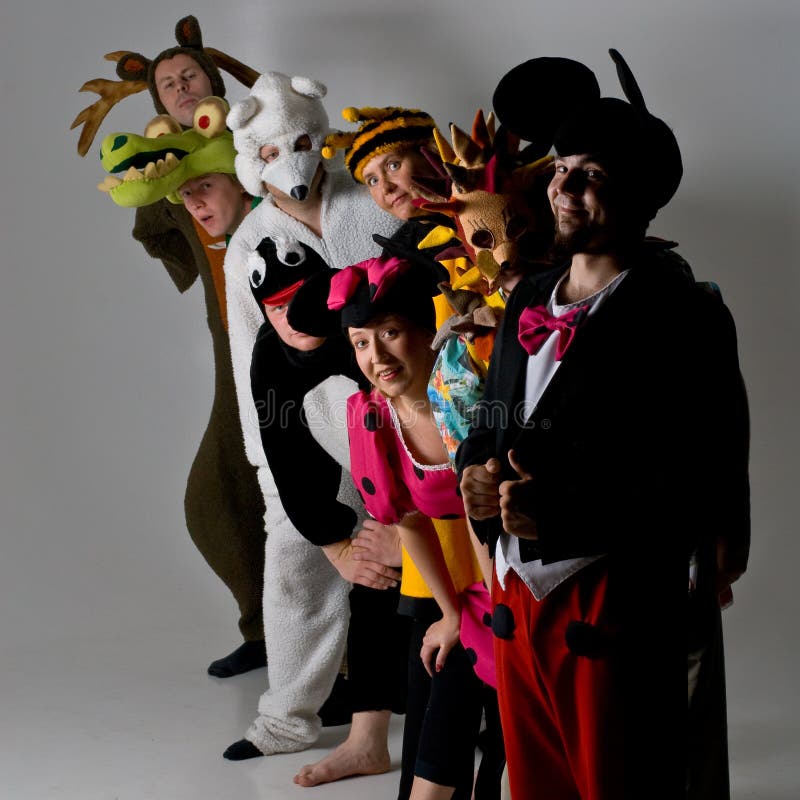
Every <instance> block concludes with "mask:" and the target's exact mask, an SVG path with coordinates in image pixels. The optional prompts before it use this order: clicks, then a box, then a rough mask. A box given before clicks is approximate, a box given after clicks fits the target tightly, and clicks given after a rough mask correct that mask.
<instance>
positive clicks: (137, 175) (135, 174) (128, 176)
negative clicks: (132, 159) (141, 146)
mask: <svg viewBox="0 0 800 800" xmlns="http://www.w3.org/2000/svg"><path fill="white" fill-rule="evenodd" d="M143 178H144V175H142V173H141V172H139V170H138V169H136V167H131V168H130V169H129V170H128V171H127V172H126V173H125V174H124V175H123V176H122V180H123V181H140V180H142V179H143Z"/></svg>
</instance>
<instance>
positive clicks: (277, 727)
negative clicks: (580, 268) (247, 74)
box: [225, 72, 398, 760]
mask: <svg viewBox="0 0 800 800" xmlns="http://www.w3.org/2000/svg"><path fill="white" fill-rule="evenodd" d="M326 91H327V90H326V87H325V86H324V85H323V84H322V83H320V82H319V81H315V80H311V79H309V78H303V77H291V78H290V77H288V76H286V75H283V74H281V73H279V72H268V73H265V74H263V75H261V76H260V77H259V78H258V80H257V81H256V82H255V84H254V85H253V88H252V90H251V92H250V94H249V95H248V96H247V97H245V98H244V99H243V100H241V101H239V102H238V103H236V104H235V105H234V106H233V107H232V108H231V111H230V113H229V114H228V118H227V124H228V127H229V128H230V129H231V130H232V131H233V137H234V145H235V147H236V150H237V153H238V154H237V156H236V173H237V176H238V178H239V180H240V181H241V183H242V185H243V186H244V187H245V189H246V190H247V191H248V192H249V193H251V194H253V195H258V196H261V197H263V198H264V199H263V201H262V202H261V203H260V204H259V205H258V206H257V207H256V208H255V209H254V210H253V211H252V212H251V213H250V214H249V215H248V216H247V217H246V218H245V220H244V221H243V222H242V224H241V225H240V227H239V228H238V230H237V231H236V233H235V234H234V236H233V237H232V239H231V241H230V243H229V246H228V251H227V254H226V256H225V281H226V294H227V306H228V320H229V333H230V342H231V355H232V360H233V372H234V380H235V383H236V391H237V396H238V401H239V414H240V418H241V423H242V431H243V433H244V440H245V450H246V453H247V457H248V459H249V460H250V463H251V464H253V465H254V466H255V467H256V468H257V472H258V480H259V485H260V487H261V490H262V492H263V495H264V501H265V504H266V514H265V517H264V519H265V524H266V531H267V542H266V552H265V568H264V598H263V605H264V630H265V640H266V643H267V645H266V646H267V662H268V678H269V688H268V689H267V691H266V692H265V693H264V694H263V695H262V696H261V698H260V701H259V706H258V711H259V714H258V716H257V718H256V719H255V721H254V722H253V724H252V725H251V726H250V727H249V729H248V730H247V733H246V734H245V739H243V740H241V741H239V742H235V743H234V744H233V745H231V746H230V747H229V748H228V750H226V752H225V756H226V758H230V759H234V760H238V759H242V758H250V757H253V756H257V755H261V754H265V755H269V754H272V753H282V752H293V751H298V750H302V749H305V748H307V747H309V746H310V745H311V744H313V743H314V741H315V740H316V739H317V737H318V735H319V729H320V725H321V723H320V719H319V716H318V715H317V711H318V710H319V708H320V707H321V706H322V704H323V702H324V701H325V699H326V698H327V697H328V695H329V693H330V691H331V689H332V687H333V685H334V682H335V679H336V676H337V674H338V671H339V668H340V665H341V662H342V657H343V653H344V649H345V641H346V636H347V624H348V614H349V609H348V592H349V590H350V584H349V583H348V582H347V581H345V580H344V579H343V578H342V577H340V575H339V573H338V572H337V570H336V569H335V568H334V567H333V566H332V565H331V563H329V561H328V560H327V558H326V556H325V553H324V552H323V549H322V548H321V547H319V546H317V545H315V544H313V543H312V542H311V541H309V539H308V538H306V537H305V536H304V535H302V534H301V533H300V531H298V530H297V528H295V527H294V525H293V524H292V523H291V522H290V520H289V518H288V517H287V515H286V513H285V511H284V509H283V506H282V505H281V502H280V497H279V495H278V491H277V489H276V486H275V481H274V480H273V477H272V474H271V472H270V469H269V467H268V464H267V459H266V457H265V455H264V449H263V446H262V440H261V435H260V430H259V419H258V413H257V410H256V407H255V404H254V401H253V397H252V393H251V382H250V366H251V358H252V353H253V347H254V344H255V342H256V337H257V334H258V331H259V329H260V328H261V326H262V324H263V323H264V319H265V317H264V313H263V310H262V307H260V306H259V303H258V301H257V300H256V299H255V297H254V295H253V291H252V289H251V284H250V274H249V273H250V269H249V267H248V264H249V263H251V262H252V258H251V257H252V254H253V253H254V252H255V251H256V250H257V248H258V246H259V244H260V243H261V242H262V241H263V240H264V239H265V238H266V237H270V238H272V239H273V240H275V241H283V242H285V241H287V240H295V241H297V242H300V243H302V244H303V245H304V246H306V247H309V248H311V249H312V250H313V251H315V252H316V253H317V254H318V255H319V256H320V257H321V258H322V259H323V260H324V261H325V262H327V264H328V265H330V266H331V267H334V268H341V267H344V266H347V265H349V264H353V263H356V262H358V261H362V260H364V259H366V258H369V257H370V256H374V255H378V253H379V248H378V246H377V245H376V244H375V243H374V241H373V239H372V234H373V233H379V234H382V235H384V236H390V235H391V234H392V233H393V232H394V230H395V229H396V228H397V226H398V221H397V220H395V219H394V218H393V217H391V216H390V215H389V214H387V213H386V212H383V211H381V210H379V209H378V208H377V206H376V205H375V204H374V203H373V202H372V200H371V198H370V196H369V194H368V193H367V191H366V190H365V188H364V187H363V186H361V185H359V184H356V183H355V182H354V181H353V179H352V178H351V177H350V174H349V173H348V172H347V170H345V169H344V168H343V165H342V164H341V163H333V164H331V163H330V162H327V163H326V165H325V166H323V163H322V158H321V154H320V151H321V148H322V145H323V142H324V139H325V136H326V135H328V133H330V127H329V124H328V117H327V114H326V112H325V109H324V108H323V106H322V102H321V98H322V97H324V96H325V94H326ZM332 380H333V381H338V383H336V389H337V390H333V389H330V388H321V389H320V390H319V391H317V390H313V391H312V392H311V393H309V395H308V396H307V397H306V405H307V406H308V405H309V404H311V405H313V406H315V407H316V409H317V413H315V414H314V416H315V417H316V418H318V417H319V416H320V415H322V416H323V417H324V416H325V407H326V406H330V404H331V403H334V402H337V401H343V399H344V398H345V397H346V396H347V395H349V394H351V393H352V392H353V391H354V390H355V384H354V383H353V382H352V381H349V380H345V379H342V378H339V379H332ZM309 414H311V412H309ZM323 434H324V435H323V436H322V437H320V438H322V439H327V441H325V442H323V446H325V448H326V450H328V451H329V452H330V453H331V455H333V456H334V457H335V458H337V460H339V461H340V462H342V461H343V460H345V459H346V456H343V454H346V453H347V450H348V447H347V433H346V430H345V429H344V427H343V426H342V427H340V428H338V429H337V427H336V426H331V427H330V428H329V430H328V431H325V432H323ZM344 465H345V467H347V464H346V463H345V464H344ZM300 477H301V476H298V478H300ZM305 479H306V480H307V481H308V484H309V488H310V494H309V501H310V502H313V480H314V466H313V464H310V465H308V470H307V473H306V475H305ZM347 482H349V475H347V476H346V480H343V490H344V489H346V488H347V487H345V486H344V484H345V483H347ZM341 496H342V497H343V496H344V491H343V493H342V495H341ZM349 502H351V503H352V504H353V506H354V507H356V508H357V507H358V506H359V501H358V498H357V496H356V495H355V492H354V490H353V488H352V483H351V482H350V485H349Z"/></svg>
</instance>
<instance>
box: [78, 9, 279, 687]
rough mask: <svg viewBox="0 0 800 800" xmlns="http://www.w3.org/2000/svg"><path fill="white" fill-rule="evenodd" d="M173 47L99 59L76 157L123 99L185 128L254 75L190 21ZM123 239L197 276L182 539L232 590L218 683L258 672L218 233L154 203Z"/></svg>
mask: <svg viewBox="0 0 800 800" xmlns="http://www.w3.org/2000/svg"><path fill="white" fill-rule="evenodd" d="M175 37H176V39H177V42H178V45H177V46H176V47H170V48H168V49H166V50H164V51H162V52H161V53H160V54H159V55H157V56H156V57H155V58H154V59H152V60H150V59H148V58H147V57H146V56H143V55H142V54H141V53H137V52H134V51H117V52H114V53H109V54H108V55H107V56H106V58H107V59H108V60H112V61H116V65H117V66H116V71H117V75H118V77H119V78H120V80H119V81H107V80H104V79H100V78H97V79H94V80H91V81H88V82H87V83H85V84H84V85H83V87H81V91H92V92H96V93H98V94H99V95H100V99H99V100H98V101H96V102H95V103H94V104H93V105H91V106H89V107H88V108H86V109H84V110H83V111H82V112H81V113H80V114H78V116H77V117H76V119H75V121H74V122H73V124H72V127H73V128H75V127H77V126H78V125H82V126H83V128H82V130H81V134H80V139H79V142H78V152H79V153H80V154H81V155H85V154H86V152H87V151H88V149H89V147H90V145H91V143H92V141H93V139H94V136H95V134H96V133H97V130H98V128H99V126H100V123H101V122H102V120H103V119H104V117H105V115H106V114H107V113H108V111H109V110H110V109H111V108H112V107H113V106H114V105H115V104H116V103H117V102H119V101H120V100H121V99H123V98H124V97H126V96H129V95H132V94H135V93H137V92H141V91H143V90H145V89H148V90H149V92H150V94H151V96H152V98H153V103H154V105H155V108H156V110H157V111H158V112H159V114H165V113H167V112H169V114H171V115H172V116H173V117H174V118H175V119H177V121H178V122H179V123H180V125H181V126H183V127H184V128H189V127H191V125H192V115H193V112H194V109H195V106H196V105H197V103H198V101H200V100H201V99H202V98H204V97H206V96H208V95H217V96H219V97H224V95H225V84H224V82H223V79H222V75H221V74H220V71H219V68H218V67H221V68H223V69H225V70H226V71H227V72H229V73H230V74H231V75H233V76H234V77H236V78H237V79H238V80H240V81H241V82H242V83H244V84H245V85H246V86H252V83H253V81H254V80H255V78H256V76H257V73H255V72H254V71H253V70H252V69H250V68H249V67H247V66H245V65H244V64H242V63H240V62H238V61H236V60H235V59H233V58H231V57H230V56H228V55H226V54H225V53H222V52H220V51H218V50H214V49H213V48H204V46H203V40H202V34H201V31H200V26H199V23H198V21H197V19H196V18H195V17H193V16H187V17H184V18H182V19H180V20H179V21H178V23H177V25H176V27H175ZM133 237H134V239H136V240H137V241H139V242H141V243H142V244H143V245H144V248H145V250H146V251H147V252H148V254H149V255H151V256H152V257H153V258H157V259H159V260H160V261H161V262H162V263H163V264H164V267H165V268H166V270H167V272H168V274H169V276H170V278H171V279H172V281H173V282H174V284H175V286H176V288H177V289H178V291H179V292H185V291H187V289H189V288H190V287H191V286H192V285H193V284H194V282H195V281H196V280H197V278H198V277H199V278H200V281H201V284H202V286H203V293H204V298H205V306H206V316H207V321H208V327H209V330H210V332H211V341H212V348H213V354H214V399H213V403H212V407H211V413H210V416H209V421H208V425H207V427H206V430H205V432H204V434H203V437H202V439H201V442H200V446H199V448H198V450H197V454H196V455H195V458H194V461H193V463H192V466H191V469H190V471H189V476H188V479H187V483H186V493H185V497H184V508H185V516H186V526H187V528H188V530H189V535H190V536H191V538H192V541H193V542H194V543H195V545H196V546H197V548H198V550H199V551H200V552H201V554H202V555H203V558H205V560H206V562H207V563H208V564H209V566H210V567H211V568H212V569H213V570H214V572H215V573H216V574H217V575H218V576H219V577H220V579H221V580H222V581H223V583H225V585H226V586H227V587H228V589H229V590H230V591H231V593H232V594H233V596H234V598H235V600H236V603H237V605H238V608H239V615H240V616H239V629H240V631H241V635H242V637H243V639H244V642H243V643H242V644H241V645H240V646H239V647H237V648H236V649H235V650H234V651H233V652H232V653H230V654H229V655H228V656H225V657H224V658H221V659H218V660H215V661H213V662H212V663H211V665H210V666H209V667H208V672H209V674H211V675H214V676H216V677H220V678H224V677H229V676H231V675H237V674H239V673H242V672H246V671H248V670H251V669H255V668H257V667H262V666H264V663H265V657H266V656H265V649H264V641H263V640H264V634H263V626H262V614H261V594H262V585H261V583H262V579H263V559H264V524H263V514H264V507H263V503H262V498H261V493H260V491H259V489H258V482H257V479H256V474H255V470H254V469H253V467H252V465H251V464H249V463H248V461H247V459H246V458H245V453H244V449H243V447H242V434H241V428H240V425H239V421H238V417H237V410H236V409H237V404H236V397H235V389H234V382H233V372H232V367H231V356H230V345H229V342H228V333H227V314H226V302H225V286H224V276H223V271H222V260H223V256H224V252H225V250H224V248H225V238H224V235H221V236H216V237H212V236H210V235H209V234H208V233H207V232H206V231H205V230H204V228H203V227H202V225H200V223H199V222H197V221H196V220H194V219H193V218H192V217H191V216H190V214H189V213H188V212H187V210H186V209H185V208H184V206H183V205H181V204H174V203H171V202H168V201H167V200H166V199H162V200H160V201H158V202H156V203H153V204H150V205H146V206H143V207H141V208H137V211H136V222H135V225H134V228H133Z"/></svg>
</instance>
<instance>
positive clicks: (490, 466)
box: [461, 458, 500, 520]
mask: <svg viewBox="0 0 800 800" xmlns="http://www.w3.org/2000/svg"><path fill="white" fill-rule="evenodd" d="M499 475H500V462H499V461H498V460H497V459H496V458H490V459H489V460H488V461H487V462H486V463H485V464H473V465H472V466H471V467H467V468H466V469H465V470H464V473H463V475H462V476H461V497H462V499H463V500H464V510H465V511H466V512H467V516H469V517H472V519H477V520H483V519H490V518H491V517H496V516H497V515H498V514H499V513H500V497H499V494H498V484H499V482H500V478H499Z"/></svg>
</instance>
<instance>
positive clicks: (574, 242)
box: [552, 222, 594, 261]
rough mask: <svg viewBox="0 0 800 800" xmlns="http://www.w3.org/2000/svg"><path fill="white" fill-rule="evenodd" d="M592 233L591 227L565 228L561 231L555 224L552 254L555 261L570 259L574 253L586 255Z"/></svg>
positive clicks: (588, 250)
mask: <svg viewBox="0 0 800 800" xmlns="http://www.w3.org/2000/svg"><path fill="white" fill-rule="evenodd" d="M593 236H594V231H593V230H592V228H591V226H589V225H583V226H580V227H567V228H566V229H562V228H561V227H560V226H559V225H558V223H557V222H556V231H555V236H554V237H553V246H552V252H553V256H554V258H555V259H557V260H558V261H563V260H564V259H567V258H572V256H574V255H575V254H576V253H588V252H591V250H590V249H589V248H590V246H591V241H592V238H593Z"/></svg>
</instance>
